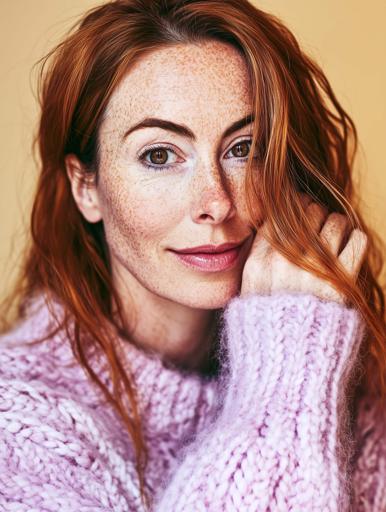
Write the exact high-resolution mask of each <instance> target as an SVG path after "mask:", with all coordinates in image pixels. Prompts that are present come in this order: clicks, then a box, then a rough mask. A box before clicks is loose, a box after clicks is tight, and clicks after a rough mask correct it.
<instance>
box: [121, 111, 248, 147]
mask: <svg viewBox="0 0 386 512" xmlns="http://www.w3.org/2000/svg"><path fill="white" fill-rule="evenodd" d="M254 119H255V116H254V114H248V115H246V116H245V117H243V118H242V119H239V120H238V121H235V122H234V123H232V124H231V125H230V126H228V128H227V129H226V130H225V132H224V137H228V136H229V135H231V134H232V133H233V132H235V131H237V130H240V129H241V128H243V127H244V126H246V125H248V124H250V123H252V122H253V120H254ZM154 127H157V128H162V129H163V130H168V131H170V132H174V133H177V134H178V135H182V136H183V137H187V138H188V139H191V140H193V141H196V136H195V135H194V133H193V132H192V131H191V130H190V129H189V128H188V127H187V126H185V125H182V124H177V123H173V122H172V121H167V120H165V119H158V118H156V117H147V118H146V119H143V121H140V122H139V123H137V124H135V125H134V126H132V127H131V128H129V129H128V130H127V131H126V132H125V134H124V135H123V139H125V138H126V137H127V136H128V135H129V134H130V133H132V132H133V131H135V130H140V129H142V128H154Z"/></svg>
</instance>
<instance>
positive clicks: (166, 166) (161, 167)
mask: <svg viewBox="0 0 386 512" xmlns="http://www.w3.org/2000/svg"><path fill="white" fill-rule="evenodd" d="M242 142H249V143H250V144H251V139H243V140H239V141H238V142H236V144H234V145H233V146H232V147H231V148H230V150H229V151H231V150H232V149H233V148H234V147H235V146H237V145H238V144H241V143H242ZM155 149H167V150H169V151H171V152H172V153H174V154H176V152H175V151H174V150H173V149H172V148H171V146H168V145H167V144H164V145H162V146H158V145H155V146H150V147H149V148H148V149H146V151H144V152H143V153H141V154H140V155H139V157H138V160H140V162H141V163H142V165H144V166H145V167H146V168H147V169H153V170H155V171H166V170H167V169H170V168H171V167H173V165H175V164H164V165H162V164H160V165H156V164H149V163H147V162H146V160H145V157H146V155H147V154H149V153H151V152H152V151H154V150H155ZM229 151H228V152H227V153H229ZM248 156H249V154H248ZM248 156H245V157H240V158H237V157H234V158H236V159H237V160H241V161H245V160H248ZM254 158H255V159H256V158H257V157H256V156H255V157H254Z"/></svg>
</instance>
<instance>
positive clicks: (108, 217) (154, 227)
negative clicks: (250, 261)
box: [83, 41, 253, 309]
mask: <svg viewBox="0 0 386 512" xmlns="http://www.w3.org/2000/svg"><path fill="white" fill-rule="evenodd" d="M250 113H251V99H250V90H249V86H248V77H247V69H246V65H245V63H244V60H243V59H242V57H241V56H240V55H239V54H238V53H237V51H236V50H235V49H234V48H233V47H231V46H228V45H227V44H225V43H221V42H216V41H213V42H212V41H211V42H206V43H205V44H201V45H199V46H198V45H179V46H173V47H168V48H161V49H159V50H156V51H154V52H153V53H151V54H150V55H148V56H147V57H144V58H142V60H140V61H139V62H138V63H137V64H136V65H135V67H134V68H132V69H131V70H130V71H129V72H128V73H127V75H126V76H125V78H124V79H123V81H122V82H121V83H120V85H119V86H118V88H117V89H116V90H115V91H114V93H113V95H112V97H111V98H110V101H109V104H108V107H107V110H106V115H105V118H104V120H103V122H102V125H101V128H100V132H99V142H100V148H101V149H100V167H99V182H98V185H97V187H96V189H95V191H94V192H92V193H95V198H96V200H97V209H98V212H99V216H100V218H101V219H103V223H104V227H105V233H106V238H107V244H108V247H109V250H110V254H111V261H112V268H113V275H114V277H115V279H116V280H118V281H119V283H117V284H118V285H119V287H120V288H121V289H122V285H125V286H126V285H127V288H128V289H130V288H131V286H132V285H133V284H134V283H135V286H137V287H138V286H140V287H143V288H145V289H146V290H147V292H150V293H151V294H152V295H153V294H155V295H157V296H158V297H162V298H164V299H169V300H170V301H173V302H176V303H180V304H184V305H187V306H190V307H193V308H201V309H217V308H220V307H223V306H224V305H225V304H226V302H228V301H229V300H230V298H231V297H233V296H234V295H235V294H236V293H237V291H238V290H239V288H240V285H241V277H242V269H243V266H244V263H245V261H246V258H247V255H248V252H249V249H250V247H251V243H252V241H253V240H252V238H253V237H252V235H253V232H252V227H251V226H250V225H249V224H248V221H247V212H246V207H245V194H244V190H243V187H244V178H245V175H246V157H247V156H248V152H249V145H250V141H251V138H252V132H251V130H252V125H251V124H250V123H249V124H246V125H245V126H242V127H241V128H238V129H237V130H236V131H232V133H226V132H227V129H228V128H229V127H230V126H231V125H232V124H234V123H235V122H237V121H240V120H242V119H243V118H244V117H245V116H247V115H248V114H250ZM146 118H157V119H161V120H163V121H165V122H166V121H167V122H168V123H170V124H171V123H173V124H174V125H178V126H179V127H184V128H183V129H182V128H178V131H177V130H174V129H171V127H170V126H166V123H165V124H164V127H161V126H151V127H142V128H140V129H134V130H132V128H133V127H135V126H136V125H137V124H138V123H141V122H142V121H143V120H144V119H146ZM130 130H132V131H130ZM129 131H130V133H128V132H129ZM238 144H241V145H239V146H238ZM83 213H84V214H85V216H86V217H87V209H84V208H83ZM93 215H94V216H93V217H92V221H95V220H96V217H95V208H94V214H93ZM247 237H249V238H248V240H247V242H246V243H245V245H244V247H243V249H242V252H241V254H240V258H239V261H238V264H237V265H236V266H235V267H233V268H231V269H228V270H223V271H213V272H204V271H202V270H200V269H198V268H191V267H187V266H186V265H184V264H183V263H182V262H181V261H180V259H179V258H178V257H177V256H176V255H175V254H174V253H173V252H171V251H170V250H169V249H183V248H187V247H194V246H198V245H203V244H215V245H217V244H221V243H224V242H234V241H241V240H244V239H247Z"/></svg>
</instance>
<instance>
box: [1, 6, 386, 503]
mask: <svg viewBox="0 0 386 512" xmlns="http://www.w3.org/2000/svg"><path fill="white" fill-rule="evenodd" d="M208 40H217V41H221V42H224V43H228V44H231V45H233V47H234V48H236V49H237V50H238V51H239V52H240V53H241V55H242V56H243V57H244V59H245V63H246V66H247V69H248V77H249V80H250V85H251V93H252V109H253V110H252V111H253V115H254V120H253V125H252V127H253V140H252V143H251V151H250V155H249V160H248V163H247V171H246V178H245V194H246V206H247V208H248V212H249V216H250V222H251V224H252V225H253V226H254V227H255V228H256V230H257V229H258V228H259V226H258V223H257V216H256V209H255V208H256V205H258V204H259V205H261V206H262V207H263V208H264V211H265V212H266V217H267V221H268V226H269V233H268V237H269V241H270V243H271V244H272V246H273V248H274V249H276V250H277V251H279V252H280V253H281V254H282V255H284V256H285V257H286V258H287V259H288V260H289V261H291V262H293V263H295V264H296V265H298V266H299V267H301V268H303V269H305V270H308V271H309V272H311V273H313V274H314V275H316V276H318V277H320V278H322V279H324V280H327V281H328V282H330V283H331V284H332V285H333V286H334V287H335V288H336V289H337V290H338V291H340V292H341V293H342V294H343V295H344V297H345V298H346V300H347V304H348V305H350V306H354V307H356V308H357V309H358V310H359V311H360V313H361V314H362V316H363V318H364V319H365V322H366V327H367V329H366V336H365V338H364V339H363V342H362V345H361V357H362V361H363V371H362V374H361V375H358V376H357V382H356V387H355V389H356V391H355V401H356V403H357V401H358V400H359V398H360V397H361V396H363V395H364V394H365V393H366V394H369V395H371V396H372V397H373V398H374V400H382V399H383V398H384V397H385V396H386V379H385V369H386V347H385V291H384V289H383V288H382V286H381V284H380V276H381V271H382V266H383V256H382V247H381V244H382V240H381V239H380V238H379V237H378V236H377V234H376V233H375V232H373V231H372V230H371V229H370V227H369V226H368V225H367V224H366V223H365V221H364V219H363V218H362V215H361V214H360V211H359V203H358V197H357V195H356V192H355V190H354V186H353V180H352V168H353V163H354V158H355V155H356V152H357V146H358V142H357V132H356V128H355V125H354V123H353V121H352V119H351V118H350V116H349V115H348V114H347V113H346V112H345V110H344V109H343V108H342V106H341V105H340V103H339V102H338V100H337V98H336V96H335V95H334V93H333V91H332V88H331V85H330V83H329V81H328V79H327V78H326V76H325V75H324V73H323V72H322V70H321V69H320V67H319V66H318V65H317V64H316V63H315V62H314V61H313V60H312V59H311V58H310V57H309V56H307V55H305V53H304V52H303V51H302V50H301V49H300V47H299V44H298V42H297V41H296V39H295V37H294V36H293V34H292V33H291V32H290V31H289V30H288V29H287V28H286V27H285V26H284V25H283V24H282V23H281V22H280V21H279V20H278V19H277V18H276V17H274V16H273V15H271V14H267V13H266V12H263V11H262V10H260V9H258V8H256V7H255V6H253V5H252V4H250V3H249V2H248V1H247V0H115V1H111V2H107V3H105V4H103V5H101V6H98V7H95V8H93V9H90V10H89V11H87V12H86V13H85V14H84V15H83V17H82V18H81V19H80V20H79V21H78V22H77V23H76V24H75V25H74V26H73V27H72V28H71V29H70V31H69V32H68V33H67V34H66V37H65V38H64V39H63V40H62V42H60V43H59V44H58V45H57V46H56V47H55V48H54V49H52V50H51V51H50V52H49V53H48V54H47V55H45V56H44V57H43V58H42V59H40V60H39V61H38V62H37V64H39V65H40V67H39V75H38V91H39V104H40V107H41V115H40V121H39V125H38V130H37V133H36V135H35V138H34V144H33V147H34V149H35V150H36V149H37V150H38V154H39V159H40V162H39V165H40V173H39V177H38V183H37V189H36V192H35V196H34V202H33V207H32V213H31V219H30V240H29V242H28V244H27V245H26V249H25V254H24V257H23V264H22V268H21V271H20V274H19V276H18V279H17V282H16V284H15V287H14V289H13V290H12V291H11V293H10V294H9V295H8V296H7V297H6V298H5V300H4V301H3V311H4V315H3V319H4V322H3V331H5V330H6V329H8V328H9V327H10V325H12V322H14V321H15V320H16V319H18V318H21V317H23V314H24V312H25V304H26V303H27V301H28V300H29V299H30V298H31V297H32V296H33V295H34V294H35V293H37V292H44V293H45V294H46V295H47V297H48V301H49V302H50V301H51V300H52V301H53V300H56V299H58V300H60V302H61V303H62V304H63V305H64V308H65V310H66V311H67V312H68V315H65V317H64V318H63V319H62V324H61V327H63V328H65V329H67V333H68V335H69V338H70V342H71V345H72V348H73V351H74V354H75V355H76V357H77V359H78V361H79V363H80V364H81V365H82V366H83V367H84V368H85V370H86V371H87V372H88V374H89V376H90V378H91V379H92V381H93V382H95V383H96V384H97V385H98V386H99V387H100V389H101V390H102V391H103V393H104V395H105V397H106V399H107V400H108V401H109V402H110V403H111V404H112V405H113V406H114V407H115V408H116V410H117V411H118V413H119V414H120V416H121V417H122V420H123V422H124V425H125V427H126V428H127V431H128V434H129V435H130V437H131V439H132V442H133V444H134V446H135V450H136V463H137V473H138V478H139V482H140V492H141V497H142V499H143V502H144V503H146V505H149V498H148V497H147V496H146V492H145V486H146V479H145V469H146V464H147V460H148V455H147V449H146V446H145V442H144V439H143V436H142V430H141V418H140V414H139V412H138V408H137V403H136V394H135V387H134V386H133V383H132V382H131V378H130V376H129V375H128V374H127V372H125V370H124V368H123V365H122V361H121V360H120V357H119V353H118V351H117V348H116V347H115V346H114V343H113V342H112V340H111V337H109V336H107V334H106V332H107V331H106V330H105V329H104V328H103V326H108V325H110V324H111V323H112V322H113V323H115V324H116V325H117V326H119V325H120V326H122V325H126V322H125V319H124V318H123V313H122V304H121V303H120V300H119V296H118V293H117V291H116V289H115V288H114V284H113V282H112V275H111V267H110V261H109V254H108V250H107V249H108V248H107V246H106V242H105V236H104V228H103V221H100V222H98V223H88V222H87V221H86V220H85V219H84V217H83V216H82V214H81V213H80V212H79V210H78V208H77V205H76V203H75V201H74V198H73V196H72V193H71V187H70V182H69V179H68V176H67V174H66V168H65V156H66V155H67V154H69V153H73V154H75V155H76V156H77V157H78V158H79V159H80V161H81V162H82V163H83V164H84V166H85V169H86V170H85V175H84V179H89V178H92V179H95V180H97V179H98V163H99V160H98V159H99V154H100V146H99V143H98V130H99V127H100V125H101V122H102V119H103V115H104V112H105V109H106V105H107V103H108V101H109V98H110V97H111V94H112V92H113V91H114V89H115V88H116V86H117V84H118V83H119V81H120V80H121V79H122V78H123V76H124V75H125V74H126V73H127V72H128V71H129V70H130V67H131V66H132V65H133V64H134V62H135V61H137V59H141V58H143V57H144V56H145V55H146V54H148V53H149V52H152V51H154V50H157V49H158V48H160V47H161V46H170V45H180V44H187V43H188V44H200V43H204V42H205V41H208ZM255 150H258V151H259V155H260V164H261V165H260V169H259V172H258V173H256V171H255V170H254V168H253V162H252V157H253V154H254V151H255ZM299 192H303V193H306V194H308V195H309V196H311V198H312V200H313V201H316V202H318V203H319V204H321V205H323V206H325V207H326V208H327V209H328V212H338V213H343V214H345V215H346V216H347V218H348V220H349V225H350V227H351V229H360V230H362V231H363V232H364V233H365V234H366V236H367V249H366V254H365V257H364V261H363V264H362V266H361V269H360V271H359V274H358V276H357V279H354V278H353V277H352V276H350V275H349V274H348V273H347V272H346V270H345V269H344V268H343V266H342V265H341V264H340V263H339V262H337V260H336V257H334V255H333V254H332V253H330V251H329V249H328V248H327V247H326V245H324V244H323V243H322V242H321V240H320V239H319V237H318V236H316V233H315V231H314V228H313V227H312V225H311V224H310V222H309V220H308V218H307V215H306V213H305V209H304V206H303V205H302V203H301V200H300V197H299V196H300V194H299ZM63 226H65V229H63ZM346 242H347V240H346ZM306 247H307V252H308V256H306V255H305V251H304V249H305V248H306ZM309 257H311V258H309ZM112 304H116V307H117V319H113V316H114V315H113V305H112ZM12 308H14V313H13V315H12V316H11V314H10V311H11V309H12ZM6 318H7V320H5V319H6ZM71 319H72V321H73V322H74V325H75V329H74V330H73V331H71V330H70V329H69V325H70V320H71ZM86 334H87V340H88V343H91V345H92V346H93V348H94V349H97V350H98V351H99V352H100V354H101V355H102V356H103V357H104V360H105V361H106V363H107V365H108V368H109V371H110V376H111V380H112V383H113V389H112V390H111V389H109V388H108V387H107V386H106V385H105V384H104V383H103V382H102V381H101V379H100V378H99V376H98V374H97V372H95V371H94V370H93V368H92V365H91V363H90V359H89V358H90V354H89V352H88V350H87V347H86V341H85V340H86V337H85V336H84V335H86ZM90 340H91V341H90ZM127 400H128V402H127ZM127 403H128V404H130V406H131V409H132V414H129V411H128V407H127Z"/></svg>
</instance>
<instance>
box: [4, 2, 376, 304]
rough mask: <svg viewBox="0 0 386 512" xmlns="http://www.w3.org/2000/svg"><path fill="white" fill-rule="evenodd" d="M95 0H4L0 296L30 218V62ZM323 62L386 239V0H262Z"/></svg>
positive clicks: (366, 205) (33, 110) (369, 212)
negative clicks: (350, 122) (357, 147)
mask: <svg viewBox="0 0 386 512" xmlns="http://www.w3.org/2000/svg"><path fill="white" fill-rule="evenodd" d="M98 3H100V2H97V1H90V0H1V7H2V16H1V21H0V59H1V68H0V69H1V71H0V73H1V79H0V101H1V117H0V138H1V152H0V216H1V231H0V298H1V297H2V296H3V295H4V293H5V292H6V290H7V289H8V287H9V285H10V282H11V281H12V278H13V277H14V275H15V271H16V269H17V255H18V253H19V250H20V247H21V246H22V242H23V232H24V230H25V226H26V225H27V224H28V212H29V208H30V204H31V194H32V191H33V187H34V183H35V178H36V167H35V164H34V161H33V159H32V154H31V141H32V134H33V132H34V129H35V121H36V118H37V103H36V101H35V98H34V94H33V91H35V89H34V87H35V78H36V73H33V72H32V66H33V64H34V63H35V61H37V60H38V59H39V58H40V57H42V56H43V54H44V53H45V52H46V51H47V50H49V49H50V48H51V47H52V46H53V45H54V44H55V43H57V42H58V41H59V38H60V37H61V35H62V34H63V32H64V31H65V30H66V29H67V27H69V25H71V24H72V23H73V22H75V20H76V18H77V16H78V15H79V14H80V13H82V12H83V11H84V10H86V9H88V8H89V7H92V6H94V5H97V4H98ZM255 4H256V5H257V6H259V7H261V8H263V9H266V10H267V11H270V12H272V13H273V14H276V15H277V16H279V17H280V18H281V19H282V20H283V21H284V22H285V23H286V24H287V26H289V28H291V29H292V30H293V32H294V33H295V35H296V36H297V38H298V40H299V41H300V43H301V45H302V46H303V48H304V49H305V50H306V51H307V52H308V53H309V54H311V55H312V56H313V57H314V58H316V59H317V61H318V62H319V63H320V64H321V65H322V67H323V69H324V71H325V72H326V74H327V77H328V78H329V79H330V81H331V83H332V85H333V88H334V90H335V92H336V94H337V97H338V99H339V100H340V101H341V103H342V104H343V106H344V107H345V108H346V110H347V111H348V112H349V114H350V115H351V116H352V117H353V119H354V121H355V122H356V125H357V128H358V132H359V138H360V142H361V153H360V155H359V159H358V162H357V168H356V174H355V175H356V179H358V180H359V179H360V192H361V196H362V198H363V212H364V213H365V215H366V218H367V219H368V220H369V221H370V223H371V225H372V226H373V228H374V229H375V230H376V231H378V232H379V233H380V235H381V236H382V238H383V239H384V240H386V220H385V219H386V191H385V188H386V187H385V182H386V179H385V173H386V156H385V149H386V101H385V93H386V64H385V63H386V57H385V54H386V31H385V29H384V25H385V22H386V2H385V0H370V1H368V2H363V1H359V0H341V1H339V2H336V0H323V2H321V1H319V0H262V1H260V2H255Z"/></svg>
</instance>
